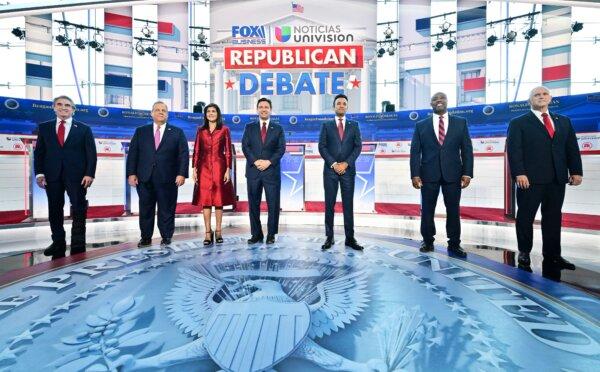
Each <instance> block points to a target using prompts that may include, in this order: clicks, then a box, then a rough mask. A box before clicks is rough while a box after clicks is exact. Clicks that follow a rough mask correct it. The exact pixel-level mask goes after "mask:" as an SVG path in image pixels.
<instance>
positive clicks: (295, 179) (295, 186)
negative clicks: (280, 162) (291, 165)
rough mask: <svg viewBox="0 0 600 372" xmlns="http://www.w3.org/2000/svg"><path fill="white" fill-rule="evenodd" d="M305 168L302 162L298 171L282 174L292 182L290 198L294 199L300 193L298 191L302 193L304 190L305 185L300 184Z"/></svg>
mask: <svg viewBox="0 0 600 372" xmlns="http://www.w3.org/2000/svg"><path fill="white" fill-rule="evenodd" d="M303 166H304V162H302V161H301V162H300V164H299V165H298V169H297V170H295V171H287V172H281V173H282V174H283V175H284V176H286V177H287V178H289V179H290V180H291V181H292V189H291V190H290V194H289V195H288V197H292V196H294V195H295V194H296V193H298V191H301V190H302V189H303V188H304V185H303V183H301V182H299V181H300V175H301V174H303V173H304V172H303V169H302V168H303Z"/></svg>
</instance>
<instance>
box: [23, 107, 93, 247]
mask: <svg viewBox="0 0 600 372" xmlns="http://www.w3.org/2000/svg"><path fill="white" fill-rule="evenodd" d="M53 107H54V112H55V113H56V119H54V120H50V121H47V122H44V123H41V124H40V125H39V126H38V137H37V141H36V145H35V150H34V152H33V168H34V171H35V175H36V176H35V179H36V182H37V184H38V186H39V187H41V188H43V189H46V195H47V196H48V219H49V220H50V229H51V230H52V244H51V245H50V246H49V247H48V248H46V250H44V255H46V256H52V259H57V258H61V257H64V256H65V252H66V247H67V245H66V239H65V229H64V227H63V223H64V213H63V209H64V205H65V191H66V192H67V195H68V196H69V201H70V202H71V216H72V218H73V224H72V228H71V254H77V253H82V252H85V219H86V215H87V207H88V203H87V200H86V198H85V195H86V192H87V188H88V187H90V186H91V185H92V183H93V182H94V176H95V173H96V160H97V156H96V143H95V142H94V136H93V135H92V130H91V129H90V127H88V126H87V125H85V124H83V123H82V122H79V121H76V120H73V113H74V112H75V104H74V103H73V100H72V99H71V98H69V97H67V96H59V97H56V98H55V99H54V103H53Z"/></svg>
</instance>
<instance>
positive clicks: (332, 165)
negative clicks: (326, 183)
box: [329, 161, 337, 169]
mask: <svg viewBox="0 0 600 372" xmlns="http://www.w3.org/2000/svg"><path fill="white" fill-rule="evenodd" d="M336 164H337V161H334V162H333V164H331V167H329V168H331V169H333V167H334V166H335V165H336Z"/></svg>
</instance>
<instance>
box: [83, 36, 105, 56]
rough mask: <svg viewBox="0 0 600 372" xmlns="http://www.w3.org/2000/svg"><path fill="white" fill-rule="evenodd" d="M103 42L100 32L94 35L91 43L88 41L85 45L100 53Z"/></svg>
mask: <svg viewBox="0 0 600 372" xmlns="http://www.w3.org/2000/svg"><path fill="white" fill-rule="evenodd" d="M103 41H104V38H103V37H102V35H101V34H100V32H96V34H95V35H94V39H93V40H91V41H88V42H87V44H88V46H89V47H90V48H92V49H95V50H96V52H101V51H102V49H104V43H103Z"/></svg>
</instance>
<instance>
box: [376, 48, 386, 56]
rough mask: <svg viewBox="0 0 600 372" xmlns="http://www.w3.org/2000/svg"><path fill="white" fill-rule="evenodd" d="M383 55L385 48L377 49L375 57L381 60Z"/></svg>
mask: <svg viewBox="0 0 600 372" xmlns="http://www.w3.org/2000/svg"><path fill="white" fill-rule="evenodd" d="M384 54H385V48H379V50H378V51H377V57H379V58H381V57H383V55H384Z"/></svg>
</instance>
